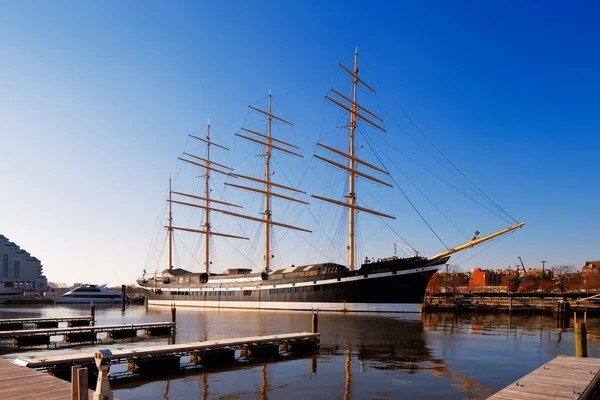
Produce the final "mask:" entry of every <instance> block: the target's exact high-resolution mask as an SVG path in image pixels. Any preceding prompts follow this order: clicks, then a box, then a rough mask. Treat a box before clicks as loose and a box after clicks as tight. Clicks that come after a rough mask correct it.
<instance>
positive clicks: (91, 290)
mask: <svg viewBox="0 0 600 400" xmlns="http://www.w3.org/2000/svg"><path fill="white" fill-rule="evenodd" d="M55 302H56V303H90V302H94V303H120V302H121V293H120V292H111V291H110V290H108V289H106V285H100V286H99V285H93V284H84V285H80V286H77V287H76V288H75V289H72V290H70V291H68V292H67V293H65V294H63V295H62V296H61V297H59V298H57V299H56V300H55Z"/></svg>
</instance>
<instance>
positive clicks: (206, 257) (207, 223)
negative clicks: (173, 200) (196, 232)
mask: <svg viewBox="0 0 600 400" xmlns="http://www.w3.org/2000/svg"><path fill="white" fill-rule="evenodd" d="M206 142H207V143H206V161H205V164H204V165H205V167H204V197H206V200H205V202H204V205H206V209H205V210H204V230H205V231H206V240H205V241H204V266H205V272H206V273H207V274H208V266H209V264H210V261H209V251H210V250H209V249H210V241H209V238H210V220H209V218H210V211H209V210H208V208H209V206H210V190H209V187H208V179H209V178H210V170H209V169H208V168H209V162H210V161H209V160H210V120H208V124H207V126H206Z"/></svg>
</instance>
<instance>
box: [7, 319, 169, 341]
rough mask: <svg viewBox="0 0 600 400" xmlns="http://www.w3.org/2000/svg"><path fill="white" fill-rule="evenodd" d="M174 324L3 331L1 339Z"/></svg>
mask: <svg viewBox="0 0 600 400" xmlns="http://www.w3.org/2000/svg"><path fill="white" fill-rule="evenodd" d="M173 325H174V323H173V322H154V323H145V324H124V325H104V326H98V325H95V326H78V327H67V328H45V329H27V330H18V331H1V332H0V338H6V337H9V338H10V337H16V336H28V335H50V336H54V335H62V334H65V333H79V332H92V331H94V332H106V331H111V330H116V329H140V330H141V329H147V328H154V327H160V326H173Z"/></svg>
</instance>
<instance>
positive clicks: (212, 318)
mask: <svg viewBox="0 0 600 400" xmlns="http://www.w3.org/2000/svg"><path fill="white" fill-rule="evenodd" d="M85 311H86V310H81V309H78V308H66V307H56V308H37V309H34V308H15V307H12V308H10V307H0V318H9V317H11V318H17V317H19V316H24V315H27V316H29V317H49V316H56V315H57V314H59V313H60V314H61V315H64V316H75V315H82V314H84V313H85ZM96 317H97V321H98V323H99V324H119V323H138V322H140V323H141V322H150V321H167V320H169V319H170V311H169V310H168V309H166V308H162V307H150V308H149V309H148V310H147V311H146V310H145V309H144V308H143V307H132V308H128V309H127V311H126V312H125V313H124V314H122V313H121V312H120V309H119V308H118V307H117V308H112V309H111V308H107V309H104V308H103V309H98V310H97V311H96ZM310 320H311V315H310V313H306V312H288V313H286V312H281V311H244V310H211V309H205V310H198V309H185V308H179V309H178V310H177V336H176V342H177V343H186V342H193V341H198V340H213V339H215V340H216V339H220V338H233V337H244V336H255V335H267V334H276V333H283V332H286V333H289V332H302V331H307V330H310V325H311V322H310ZM319 330H320V332H321V334H322V337H321V348H320V350H319V352H318V353H314V354H306V355H304V356H284V357H281V358H279V359H278V360H275V361H273V362H268V363H262V362H248V363H238V364H237V365H236V366H235V367H233V368H223V369H220V370H203V369H201V368H199V369H195V370H189V371H185V372H183V373H180V374H177V375H173V376H169V377H167V376H164V377H161V378H156V380H153V381H135V382H134V381H130V382H127V383H126V382H125V381H120V382H114V383H113V388H114V389H115V393H114V394H115V397H117V398H119V399H121V400H132V399H169V400H175V399H270V400H273V399H285V400H291V399H296V398H318V399H321V398H326V399H398V398H403V399H404V398H406V399H483V398H486V397H487V396H489V395H491V394H493V393H494V392H496V391H497V390H500V389H502V388H504V387H505V386H507V385H509V384H511V383H513V382H515V381H517V380H518V379H519V378H521V377H522V376H523V375H526V374H528V373H529V372H531V371H533V370H534V369H536V368H538V367H539V366H540V365H542V364H544V363H545V362H548V361H549V360H551V359H553V358H555V357H556V356H557V355H558V354H564V355H574V353H575V346H574V335H573V329H572V320H571V322H570V325H566V326H564V325H563V326H560V325H559V324H557V323H556V322H555V321H554V320H553V319H552V317H551V316H526V315H519V316H513V317H509V316H508V315H502V314H498V315H491V314H488V315H474V314H473V315H453V314H425V315H418V314H414V315H412V314H409V315H406V314H403V315H398V314H355V313H348V314H343V313H320V314H319ZM598 338H600V322H598V320H593V319H591V318H588V354H589V356H590V357H598V356H600V347H599V346H598V343H599V340H598ZM165 343H166V339H164V338H163V339H159V340H155V341H150V342H145V343H143V344H141V343H122V344H118V345H116V346H112V345H110V346H107V347H109V348H111V346H112V347H117V348H119V347H132V348H136V347H141V346H151V345H159V344H160V345H162V344H165ZM98 347H99V346H98V345H96V346H89V347H82V348H81V351H90V350H93V349H97V348H98ZM56 353H57V351H48V350H45V349H35V350H32V351H31V352H29V353H20V354H19V355H18V356H19V357H26V356H27V355H32V354H35V355H37V356H41V355H44V354H56ZM7 357H8V358H15V357H17V355H16V354H12V355H8V356H7ZM113 368H114V370H115V371H114V372H118V370H119V368H126V366H123V365H116V366H114V367H113ZM115 376H116V375H115Z"/></svg>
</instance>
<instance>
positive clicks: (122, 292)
mask: <svg viewBox="0 0 600 400" xmlns="http://www.w3.org/2000/svg"><path fill="white" fill-rule="evenodd" d="M126 300H127V294H126V293H125V285H121V312H123V311H125V302H126Z"/></svg>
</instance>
